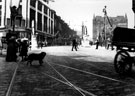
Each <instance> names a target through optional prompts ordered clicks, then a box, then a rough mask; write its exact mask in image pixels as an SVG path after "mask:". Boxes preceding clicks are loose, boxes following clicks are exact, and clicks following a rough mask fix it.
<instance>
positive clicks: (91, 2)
mask: <svg viewBox="0 0 135 96" xmlns="http://www.w3.org/2000/svg"><path fill="white" fill-rule="evenodd" d="M49 6H50V7H51V8H52V9H54V10H55V11H56V14H57V15H59V16H60V17H61V18H62V19H63V20H64V21H65V22H66V23H67V24H69V25H70V27H71V28H72V29H75V30H78V31H79V30H80V31H81V25H82V23H84V24H85V25H86V26H87V28H88V33H89V34H90V35H91V33H92V19H93V16H94V15H95V16H104V13H103V8H104V6H107V8H106V11H107V15H108V16H109V17H116V16H125V14H127V17H128V27H129V28H133V27H134V12H133V11H132V0H55V2H51V1H50V2H49Z"/></svg>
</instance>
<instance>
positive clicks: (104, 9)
mask: <svg viewBox="0 0 135 96" xmlns="http://www.w3.org/2000/svg"><path fill="white" fill-rule="evenodd" d="M103 12H104V43H105V47H106V15H107V11H106V6H104V8H103Z"/></svg>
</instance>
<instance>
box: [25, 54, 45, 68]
mask: <svg viewBox="0 0 135 96" xmlns="http://www.w3.org/2000/svg"><path fill="white" fill-rule="evenodd" d="M45 56H46V52H41V53H31V54H29V55H28V58H27V65H28V64H30V65H32V61H34V60H38V61H39V64H40V66H41V65H42V63H43V59H44V57H45Z"/></svg>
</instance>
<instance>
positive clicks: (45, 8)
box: [44, 6, 48, 15]
mask: <svg viewBox="0 0 135 96" xmlns="http://www.w3.org/2000/svg"><path fill="white" fill-rule="evenodd" d="M47 10H48V7H47V6H44V13H45V14H46V15H47Z"/></svg>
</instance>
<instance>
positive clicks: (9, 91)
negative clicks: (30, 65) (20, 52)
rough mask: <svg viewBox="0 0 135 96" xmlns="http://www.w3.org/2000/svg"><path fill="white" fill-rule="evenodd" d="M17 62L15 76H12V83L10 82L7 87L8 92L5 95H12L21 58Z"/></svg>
mask: <svg viewBox="0 0 135 96" xmlns="http://www.w3.org/2000/svg"><path fill="white" fill-rule="evenodd" d="M15 63H17V64H16V67H15V70H14V72H13V76H12V78H11V81H10V84H9V86H8V88H7V92H6V94H5V96H11V92H12V88H13V84H14V82H15V77H16V74H17V70H18V68H19V64H20V60H19V62H15Z"/></svg>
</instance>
